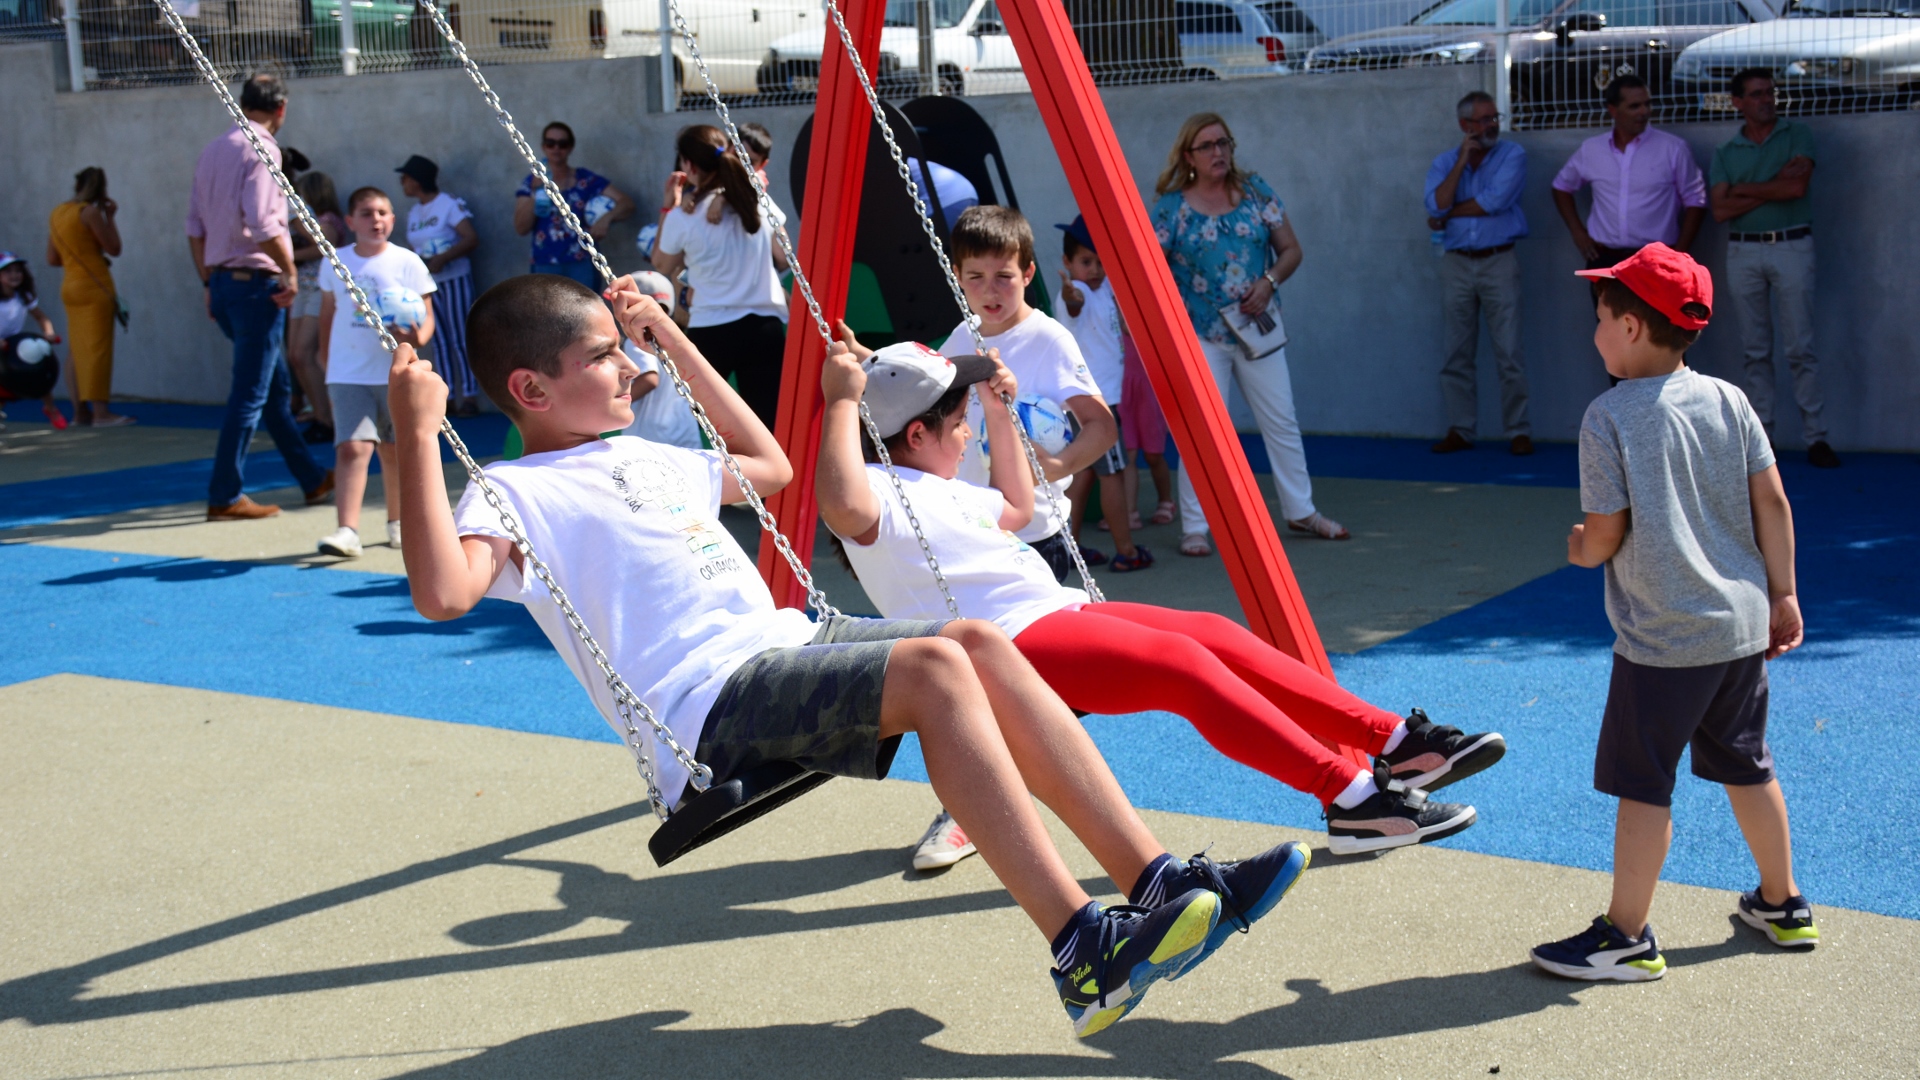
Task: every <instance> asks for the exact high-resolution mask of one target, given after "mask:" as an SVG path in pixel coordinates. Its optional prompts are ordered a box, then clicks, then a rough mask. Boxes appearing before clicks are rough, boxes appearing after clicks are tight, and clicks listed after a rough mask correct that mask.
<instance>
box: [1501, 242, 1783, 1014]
mask: <svg viewBox="0 0 1920 1080" xmlns="http://www.w3.org/2000/svg"><path fill="white" fill-rule="evenodd" d="M1581 276H1583V277H1589V278H1593V279H1596V280H1597V281H1598V282H1599V285H1600V306H1599V315H1600V323H1599V326H1598V327H1597V328H1596V329H1595V330H1594V334H1593V343H1594V345H1595V347H1596V348H1598V349H1599V350H1600V355H1601V357H1602V358H1603V359H1604V360H1605V361H1606V365H1607V372H1608V374H1610V375H1613V376H1615V377H1616V378H1618V379H1620V380H1621V382H1620V383H1619V384H1618V385H1617V386H1615V387H1614V388H1613V389H1611V390H1608V391H1607V392H1606V393H1604V394H1602V395H1600V396H1599V397H1598V398H1595V399H1594V402H1593V404H1591V405H1589V406H1588V407H1587V414H1586V419H1585V420H1584V421H1583V422H1582V424H1581V427H1580V502H1581V508H1582V509H1583V510H1585V511H1586V515H1587V517H1586V521H1585V523H1583V524H1580V525H1575V526H1574V527H1573V532H1572V534H1571V535H1569V536H1568V537H1567V560H1568V561H1569V562H1571V563H1573V564H1574V565H1576V566H1586V567H1595V566H1605V567H1606V605H1607V618H1608V619H1609V621H1611V622H1612V623H1613V628H1614V632H1615V634H1616V635H1617V637H1616V640H1615V642H1614V646H1613V652H1614V656H1613V677H1612V682H1611V685H1610V686H1609V687H1608V691H1607V707H1606V713H1605V715H1604V717H1603V718H1602V720H1601V724H1600V745H1599V748H1598V750H1597V751H1596V753H1595V756H1594V765H1593V786H1594V787H1595V788H1596V789H1598V790H1599V791H1601V792H1602V793H1604V794H1607V795H1612V796H1614V797H1615V798H1618V799H1619V800H1620V811H1619V820H1618V823H1617V825H1616V827H1615V830H1614V857H1613V858H1614V862H1613V867H1614V876H1613V899H1612V903H1611V905H1610V906H1609V907H1608V909H1607V913H1606V914H1605V915H1602V916H1600V917H1598V918H1596V919H1594V920H1593V925H1592V926H1590V927H1589V928H1587V929H1586V930H1585V931H1583V932H1581V933H1579V934H1576V935H1574V936H1573V937H1570V938H1567V939H1565V940H1563V941H1556V942H1552V943H1549V944H1546V945H1541V946H1539V947H1537V948H1535V949H1534V950H1533V952H1532V957H1533V962H1534V963H1535V964H1537V965H1539V966H1540V967H1541V968H1543V969H1545V970H1547V971H1550V972H1553V973H1554V974H1556V975H1564V976H1566V977H1568V978H1574V979H1611V980H1617V981H1621V982H1640V981H1645V980H1649V979H1658V978H1660V977H1661V976H1662V975H1664V974H1665V973H1666V968H1667V961H1666V958H1665V957H1664V956H1662V955H1661V953H1660V947H1659V944H1658V943H1657V942H1656V941H1655V939H1654V934H1653V926H1652V925H1651V924H1650V923H1648V922H1647V914H1648V912H1649V910H1650V909H1651V908H1652V906H1653V891H1654V886H1655V884H1656V883H1657V882H1658V881H1659V878H1660V868H1661V866H1662V864H1664V863H1665V862H1666V858H1667V848H1668V845H1669V844H1670V842H1671V841H1672V839H1673V819H1672V810H1671V808H1672V803H1673V787H1674V781H1675V774H1676V772H1677V769H1678V767H1679V763H1680V753H1681V751H1682V750H1684V749H1686V748H1687V747H1688V746H1689V745H1691V746H1692V748H1693V772H1694V775H1695V776H1698V777H1700V778H1701V779H1704V780H1710V781H1713V782H1715V783H1719V784H1723V785H1725V786H1726V789H1727V798H1728V801H1729V802H1730V803H1732V805H1733V813H1734V816H1735V817H1736V818H1738V819H1739V822H1740V831H1741V832H1742V833H1743V834H1744V835H1745V836H1746V839H1747V846H1748V848H1749V849H1750V850H1751V851H1752V852H1753V859H1754V862H1755V863H1756V864H1757V865H1758V867H1759V870H1760V885H1759V887H1758V888H1756V889H1754V890H1753V891H1751V892H1749V893H1746V894H1745V895H1743V896H1741V897H1740V899H1739V902H1738V905H1737V908H1736V914H1738V915H1739V917H1740V918H1741V920H1743V921H1744V922H1746V923H1747V924H1748V925H1750V926H1752V927H1754V928H1755V929H1757V930H1759V931H1761V932H1762V933H1764V934H1766V935H1767V937H1768V939H1769V940H1771V941H1772V942H1773V943H1774V944H1775V945H1779V946H1782V947H1785V948H1810V947H1812V946H1813V945H1814V944H1815V943H1817V942H1818V941H1819V939H1820V933H1819V931H1818V930H1817V929H1816V928H1815V927H1814V924H1813V909H1812V906H1811V905H1810V904H1809V903H1808V902H1807V899H1806V897H1804V896H1802V895H1800V890H1799V887H1798V886H1797V885H1796V884H1795V883H1794V880H1793V844H1792V838H1791V836H1790V834H1789V831H1788V828H1787V805H1786V801H1785V799H1784V798H1783V797H1782V796H1781V794H1780V783H1779V781H1778V780H1776V779H1775V778H1774V772H1773V755H1772V753H1771V752H1770V751H1769V750H1768V749H1767V669H1766V661H1768V660H1772V659H1774V658H1775V657H1778V656H1780V655H1782V654H1783V653H1785V652H1787V651H1788V650H1789V649H1792V648H1794V647H1795V646H1797V645H1799V644H1800V640H1801V630H1802V628H1801V621H1800V604H1799V601H1798V600H1797V599H1796V598H1795V595H1794V573H1793V511H1792V508H1791V507H1789V506H1788V505H1787V496H1786V493H1785V491H1784V490H1782V488H1781V486H1780V472H1779V470H1778V469H1777V468H1775V466H1774V459H1773V451H1772V449H1771V448H1770V447H1769V446H1768V444H1767V434H1766V429H1765V428H1764V427H1762V426H1761V423H1760V420H1759V417H1758V416H1756V415H1755V413H1754V411H1753V407H1752V406H1751V405H1749V404H1748V403H1747V398H1746V395H1745V394H1743V393H1741V392H1740V391H1739V390H1738V389H1736V388H1734V387H1733V386H1732V385H1730V384H1728V383H1725V382H1722V381H1720V380H1719V379H1715V378H1710V377H1708V376H1706V375H1702V374H1699V373H1698V372H1696V371H1694V370H1693V369H1691V368H1689V367H1687V365H1686V359H1685V354H1686V351H1687V349H1688V347H1689V346H1691V345H1692V344H1693V343H1694V340H1695V339H1696V338H1698V337H1699V336H1700V331H1701V330H1703V329H1705V327H1706V325H1707V320H1708V319H1709V318H1711V317H1712V314H1713V280H1712V278H1711V277H1710V276H1709V275H1708V274H1707V271H1706V268H1705V267H1702V266H1701V265H1700V264H1699V263H1696V262H1694V261H1693V260H1692V259H1691V258H1689V257H1688V256H1686V255H1684V254H1681V253H1680V252H1677V251H1674V250H1673V249H1672V248H1669V247H1667V246H1666V245H1665V244H1649V245H1648V246H1646V247H1645V248H1642V249H1641V250H1640V252H1639V253H1638V254H1636V255H1634V256H1633V257H1632V258H1629V259H1627V260H1626V261H1625V262H1622V263H1620V264H1619V265H1617V266H1614V267H1612V268H1610V269H1602V270H1588V271H1581Z"/></svg>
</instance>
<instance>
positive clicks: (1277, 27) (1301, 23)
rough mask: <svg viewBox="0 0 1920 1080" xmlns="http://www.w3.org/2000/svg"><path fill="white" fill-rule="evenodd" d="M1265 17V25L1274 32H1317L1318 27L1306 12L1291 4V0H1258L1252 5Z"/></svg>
mask: <svg viewBox="0 0 1920 1080" xmlns="http://www.w3.org/2000/svg"><path fill="white" fill-rule="evenodd" d="M1253 6H1254V7H1257V8H1259V9H1260V13H1261V14H1262V15H1265V16H1266V17H1267V25H1268V26H1271V27H1273V32H1274V33H1276V34H1317V33H1319V32H1320V30H1319V28H1318V27H1316V26H1314V25H1313V20H1312V19H1309V18H1307V13H1306V12H1304V11H1301V10H1300V9H1299V8H1297V7H1295V6H1294V5H1293V0H1259V2H1258V3H1255V4H1254V5H1253Z"/></svg>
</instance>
